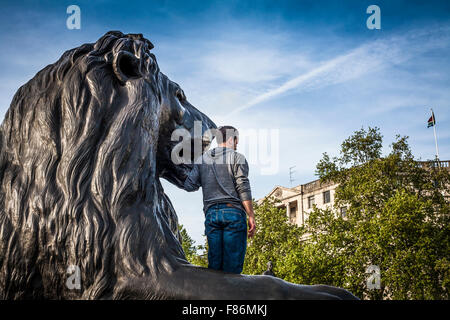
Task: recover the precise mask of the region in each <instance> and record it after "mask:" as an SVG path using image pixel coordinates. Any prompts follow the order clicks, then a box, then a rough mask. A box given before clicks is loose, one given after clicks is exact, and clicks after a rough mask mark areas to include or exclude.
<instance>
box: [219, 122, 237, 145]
mask: <svg viewBox="0 0 450 320" xmlns="http://www.w3.org/2000/svg"><path fill="white" fill-rule="evenodd" d="M231 137H233V138H234V139H236V138H238V137H239V131H238V130H237V129H236V128H235V127H232V126H221V127H219V128H217V143H225V142H227V140H228V139H230V138H231Z"/></svg>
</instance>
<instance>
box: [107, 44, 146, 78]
mask: <svg viewBox="0 0 450 320" xmlns="http://www.w3.org/2000/svg"><path fill="white" fill-rule="evenodd" d="M112 67H113V70H114V73H115V75H116V77H117V78H118V79H119V81H120V82H121V83H122V84H124V83H125V82H127V81H128V80H131V79H138V78H141V77H142V76H143V73H142V70H141V62H140V60H139V59H138V58H137V57H136V56H135V55H134V54H132V53H130V52H128V51H124V50H121V51H119V52H118V53H116V54H115V55H114V57H113V61H112Z"/></svg>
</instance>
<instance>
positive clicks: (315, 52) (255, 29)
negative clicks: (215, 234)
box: [0, 0, 450, 243]
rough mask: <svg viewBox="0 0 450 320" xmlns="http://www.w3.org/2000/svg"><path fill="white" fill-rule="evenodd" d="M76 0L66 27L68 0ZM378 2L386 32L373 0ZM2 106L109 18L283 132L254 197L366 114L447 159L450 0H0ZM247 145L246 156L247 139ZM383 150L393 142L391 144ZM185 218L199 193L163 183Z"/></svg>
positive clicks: (242, 117) (175, 75)
mask: <svg viewBox="0 0 450 320" xmlns="http://www.w3.org/2000/svg"><path fill="white" fill-rule="evenodd" d="M71 4H76V5H78V6H79V7H80V8H81V29H80V30H68V29H67V28H66V19H67V17H68V15H67V13H66V8H67V7H68V6H69V5H71ZM372 4H376V5H378V6H379V7H380V9H381V30H369V29H367V27H366V19H367V18H368V16H369V15H368V14H366V8H367V7H368V6H369V5H372ZM0 27H1V29H0V30H1V31H0V43H1V49H2V50H0V70H1V72H0V114H1V117H2V118H3V117H4V114H5V112H6V110H7V108H8V106H9V104H10V102H11V99H12V96H13V95H14V93H15V92H16V90H17V89H18V88H19V87H20V86H21V85H22V84H24V83H25V82H26V81H28V80H29V79H30V78H31V77H33V76H34V74H35V73H36V72H37V71H39V70H40V69H42V68H43V67H45V66H46V65H47V64H50V63H53V62H54V61H56V60H57V59H58V58H59V57H60V56H61V54H62V53H63V52H64V51H65V50H67V49H70V48H73V47H76V46H79V45H81V44H82V43H85V42H95V41H96V40H97V39H98V38H99V37H100V36H101V35H103V34H104V33H105V32H107V31H109V30H121V31H122V32H125V33H127V32H133V33H143V34H144V35H145V36H146V37H147V38H148V39H149V40H151V41H152V42H153V43H154V45H155V49H154V53H155V55H156V57H157V59H158V63H159V66H160V69H161V71H162V72H163V73H165V74H167V75H168V76H169V77H170V78H171V79H172V80H173V81H175V82H177V83H179V84H180V85H181V86H182V87H183V89H184V91H185V93H186V95H187V97H188V99H189V101H190V102H191V103H192V104H194V105H195V106H197V107H198V108H199V109H200V110H202V111H203V112H205V113H206V114H208V115H209V116H210V117H211V118H212V119H213V120H214V121H215V122H216V123H217V124H219V125H222V124H231V125H234V126H236V127H238V128H239V129H241V130H242V131H245V130H250V129H264V130H278V132H279V146H278V150H279V155H278V162H279V164H278V169H277V170H276V172H273V173H271V174H262V170H261V169H262V167H263V165H262V164H261V163H258V162H255V163H252V162H251V163H250V165H251V167H250V179H251V184H252V189H253V196H254V197H255V198H260V197H262V196H264V195H265V194H267V193H268V192H269V191H270V190H271V189H272V188H273V187H274V186H275V185H284V186H289V174H288V172H289V167H291V166H294V165H295V166H296V168H295V170H296V172H295V175H294V178H295V179H296V180H295V181H294V185H297V184H300V183H306V182H308V181H311V180H313V179H315V176H314V170H315V165H316V163H317V162H318V161H319V160H320V158H321V155H322V153H323V152H328V153H330V154H332V155H333V154H336V153H337V150H338V148H339V144H340V143H341V142H342V140H343V139H345V138H346V137H348V136H349V135H350V134H351V133H352V132H353V131H355V130H357V129H359V128H361V127H362V126H364V127H367V126H379V127H380V128H381V132H382V134H383V135H384V139H385V146H386V147H387V146H388V145H389V144H390V143H391V142H392V140H393V138H394V137H395V135H396V134H401V135H408V136H409V137H410V140H409V141H410V144H411V147H412V151H413V153H414V155H415V156H416V157H418V158H422V159H424V160H425V159H431V158H433V157H434V154H435V147H434V138H433V131H432V129H427V128H426V122H427V119H428V118H429V116H430V114H429V113H430V107H432V108H433V109H434V111H435V115H436V119H437V133H438V138H439V151H440V155H441V159H450V131H449V130H448V128H449V127H450V90H449V88H450V72H449V71H450V59H449V58H448V57H449V56H450V2H449V1H412V0H409V1H365V0H358V1H338V0H336V1H325V0H322V1H317V0H316V1H301V0H297V1H275V0H272V1H244V0H241V1H76V2H75V1H22V2H20V3H17V1H10V2H5V1H2V4H1V11H0ZM240 151H241V152H242V153H244V154H246V155H248V150H247V149H246V148H242V149H240ZM386 151H387V148H386ZM164 187H165V189H166V192H167V193H168V194H169V196H170V198H171V200H172V202H173V204H174V206H175V208H176V210H177V213H178V216H179V219H180V222H181V223H183V224H184V225H185V226H186V227H187V229H188V232H189V233H190V234H191V235H192V236H193V238H194V239H195V240H196V241H197V243H201V242H203V238H202V234H203V213H202V202H201V192H196V193H186V192H184V191H182V190H179V189H177V188H176V187H173V186H171V185H169V184H168V183H164Z"/></svg>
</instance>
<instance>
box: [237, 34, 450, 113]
mask: <svg viewBox="0 0 450 320" xmlns="http://www.w3.org/2000/svg"><path fill="white" fill-rule="evenodd" d="M449 39H450V35H449V28H448V27H445V28H436V29H431V30H414V31H409V32H408V33H407V34H405V35H400V36H392V37H390V38H388V39H380V40H376V41H373V42H369V43H365V44H363V45H361V46H359V47H357V48H355V49H353V50H351V51H349V52H347V53H344V54H341V55H339V56H337V57H333V58H331V59H329V60H327V61H324V62H322V63H320V65H318V66H316V67H315V68H313V69H311V70H309V71H308V72H306V73H303V74H301V75H299V76H296V77H294V78H292V79H290V80H288V81H286V82H284V83H282V84H281V85H280V86H278V87H277V88H274V89H271V90H268V91H266V92H264V93H261V94H259V95H257V96H256V97H254V98H252V99H251V100H250V101H248V102H247V103H246V104H244V105H242V106H240V107H238V108H236V109H234V110H233V112H232V113H230V114H229V115H230V116H231V115H233V114H236V113H239V112H241V111H243V110H245V109H248V108H250V107H253V106H255V105H257V104H259V103H261V102H263V101H266V100H269V99H272V98H273V97H276V96H278V95H281V94H284V93H286V92H288V91H290V90H293V89H302V90H313V89H318V88H323V87H326V86H329V85H333V84H339V83H342V82H345V81H348V80H352V79H356V78H358V77H360V76H362V75H365V74H368V73H371V72H373V71H376V70H379V69H381V68H384V67H386V66H388V65H393V64H394V65H395V64H399V63H402V62H404V61H406V60H409V59H411V58H413V57H415V56H417V55H420V54H422V53H424V52H427V51H430V50H433V49H438V48H442V47H443V46H448V45H449Z"/></svg>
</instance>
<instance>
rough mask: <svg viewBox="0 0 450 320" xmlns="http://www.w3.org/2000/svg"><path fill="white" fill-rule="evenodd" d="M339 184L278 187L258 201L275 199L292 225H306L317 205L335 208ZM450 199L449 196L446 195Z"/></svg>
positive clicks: (443, 164)
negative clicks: (284, 209) (283, 208)
mask: <svg viewBox="0 0 450 320" xmlns="http://www.w3.org/2000/svg"><path fill="white" fill-rule="evenodd" d="M418 163H419V165H420V166H421V167H423V168H426V169H431V168H433V167H437V166H439V167H440V168H445V169H447V170H450V161H449V160H446V161H419V162H418ZM337 186H338V184H337V183H333V182H330V183H321V182H320V180H314V181H311V182H308V183H306V184H301V185H298V186H295V187H292V188H287V187H283V186H276V187H275V188H273V189H272V191H270V192H269V194H268V195H267V196H266V197H264V198H262V199H260V200H258V202H259V203H260V202H262V200H264V199H265V198H275V199H277V200H279V201H280V203H279V204H278V205H279V206H282V207H285V208H286V213H287V216H288V217H289V221H290V222H291V223H295V224H297V225H298V226H301V225H303V224H304V223H305V221H306V219H307V218H308V216H309V213H310V212H311V211H312V210H313V206H314V205H316V206H317V208H319V209H326V208H333V206H334V194H335V190H336V187H337ZM445 196H446V197H447V198H450V197H449V195H445ZM338 212H339V213H340V214H341V215H342V216H343V217H345V216H346V214H347V207H345V206H343V207H341V208H339V211H338Z"/></svg>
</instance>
